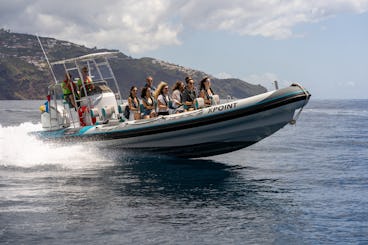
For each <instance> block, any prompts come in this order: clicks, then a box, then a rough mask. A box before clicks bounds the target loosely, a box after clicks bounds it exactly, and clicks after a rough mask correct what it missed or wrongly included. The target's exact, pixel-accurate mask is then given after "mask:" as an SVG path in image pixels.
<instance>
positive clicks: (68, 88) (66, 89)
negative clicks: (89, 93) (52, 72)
mask: <svg viewBox="0 0 368 245" xmlns="http://www.w3.org/2000/svg"><path fill="white" fill-rule="evenodd" d="M71 84H73V89H74V91H76V90H77V87H76V86H75V84H74V83H73V82H72V81H68V80H64V81H63V84H62V86H61V87H62V89H63V94H64V95H68V94H71V93H72V92H73V90H72V85H71Z"/></svg>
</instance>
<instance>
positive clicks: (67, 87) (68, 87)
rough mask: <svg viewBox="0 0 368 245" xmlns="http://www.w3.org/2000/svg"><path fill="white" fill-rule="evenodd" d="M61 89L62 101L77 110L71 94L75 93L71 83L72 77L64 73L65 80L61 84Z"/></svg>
mask: <svg viewBox="0 0 368 245" xmlns="http://www.w3.org/2000/svg"><path fill="white" fill-rule="evenodd" d="M61 88H62V89H63V94H64V99H65V100H66V101H67V102H68V104H69V106H70V107H74V108H77V104H76V103H75V100H74V96H73V94H76V93H77V86H76V85H75V84H74V83H73V80H72V75H71V74H70V73H65V79H64V81H63V82H62V84H61Z"/></svg>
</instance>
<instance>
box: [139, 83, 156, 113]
mask: <svg viewBox="0 0 368 245" xmlns="http://www.w3.org/2000/svg"><path fill="white" fill-rule="evenodd" d="M141 97H142V104H143V111H142V114H143V118H144V119H148V118H153V117H155V116H156V111H155V108H156V101H155V99H154V97H153V96H152V93H151V88H149V87H143V88H142V94H141Z"/></svg>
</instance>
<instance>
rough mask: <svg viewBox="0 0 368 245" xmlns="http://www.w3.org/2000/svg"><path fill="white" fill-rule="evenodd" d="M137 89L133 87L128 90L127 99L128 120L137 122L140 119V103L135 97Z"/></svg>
mask: <svg viewBox="0 0 368 245" xmlns="http://www.w3.org/2000/svg"><path fill="white" fill-rule="evenodd" d="M137 93H138V88H137V87H136V86H133V87H131V88H130V94H129V98H128V106H129V111H130V113H129V120H139V119H141V111H140V102H139V99H138V97H137Z"/></svg>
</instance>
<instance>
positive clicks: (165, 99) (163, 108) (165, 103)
mask: <svg viewBox="0 0 368 245" xmlns="http://www.w3.org/2000/svg"><path fill="white" fill-rule="evenodd" d="M155 98H156V100H157V111H158V113H157V114H158V115H169V114H170V113H169V109H170V103H171V100H170V96H169V85H168V84H167V83H165V82H160V84H159V85H158V87H157V89H156V91H155Z"/></svg>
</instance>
